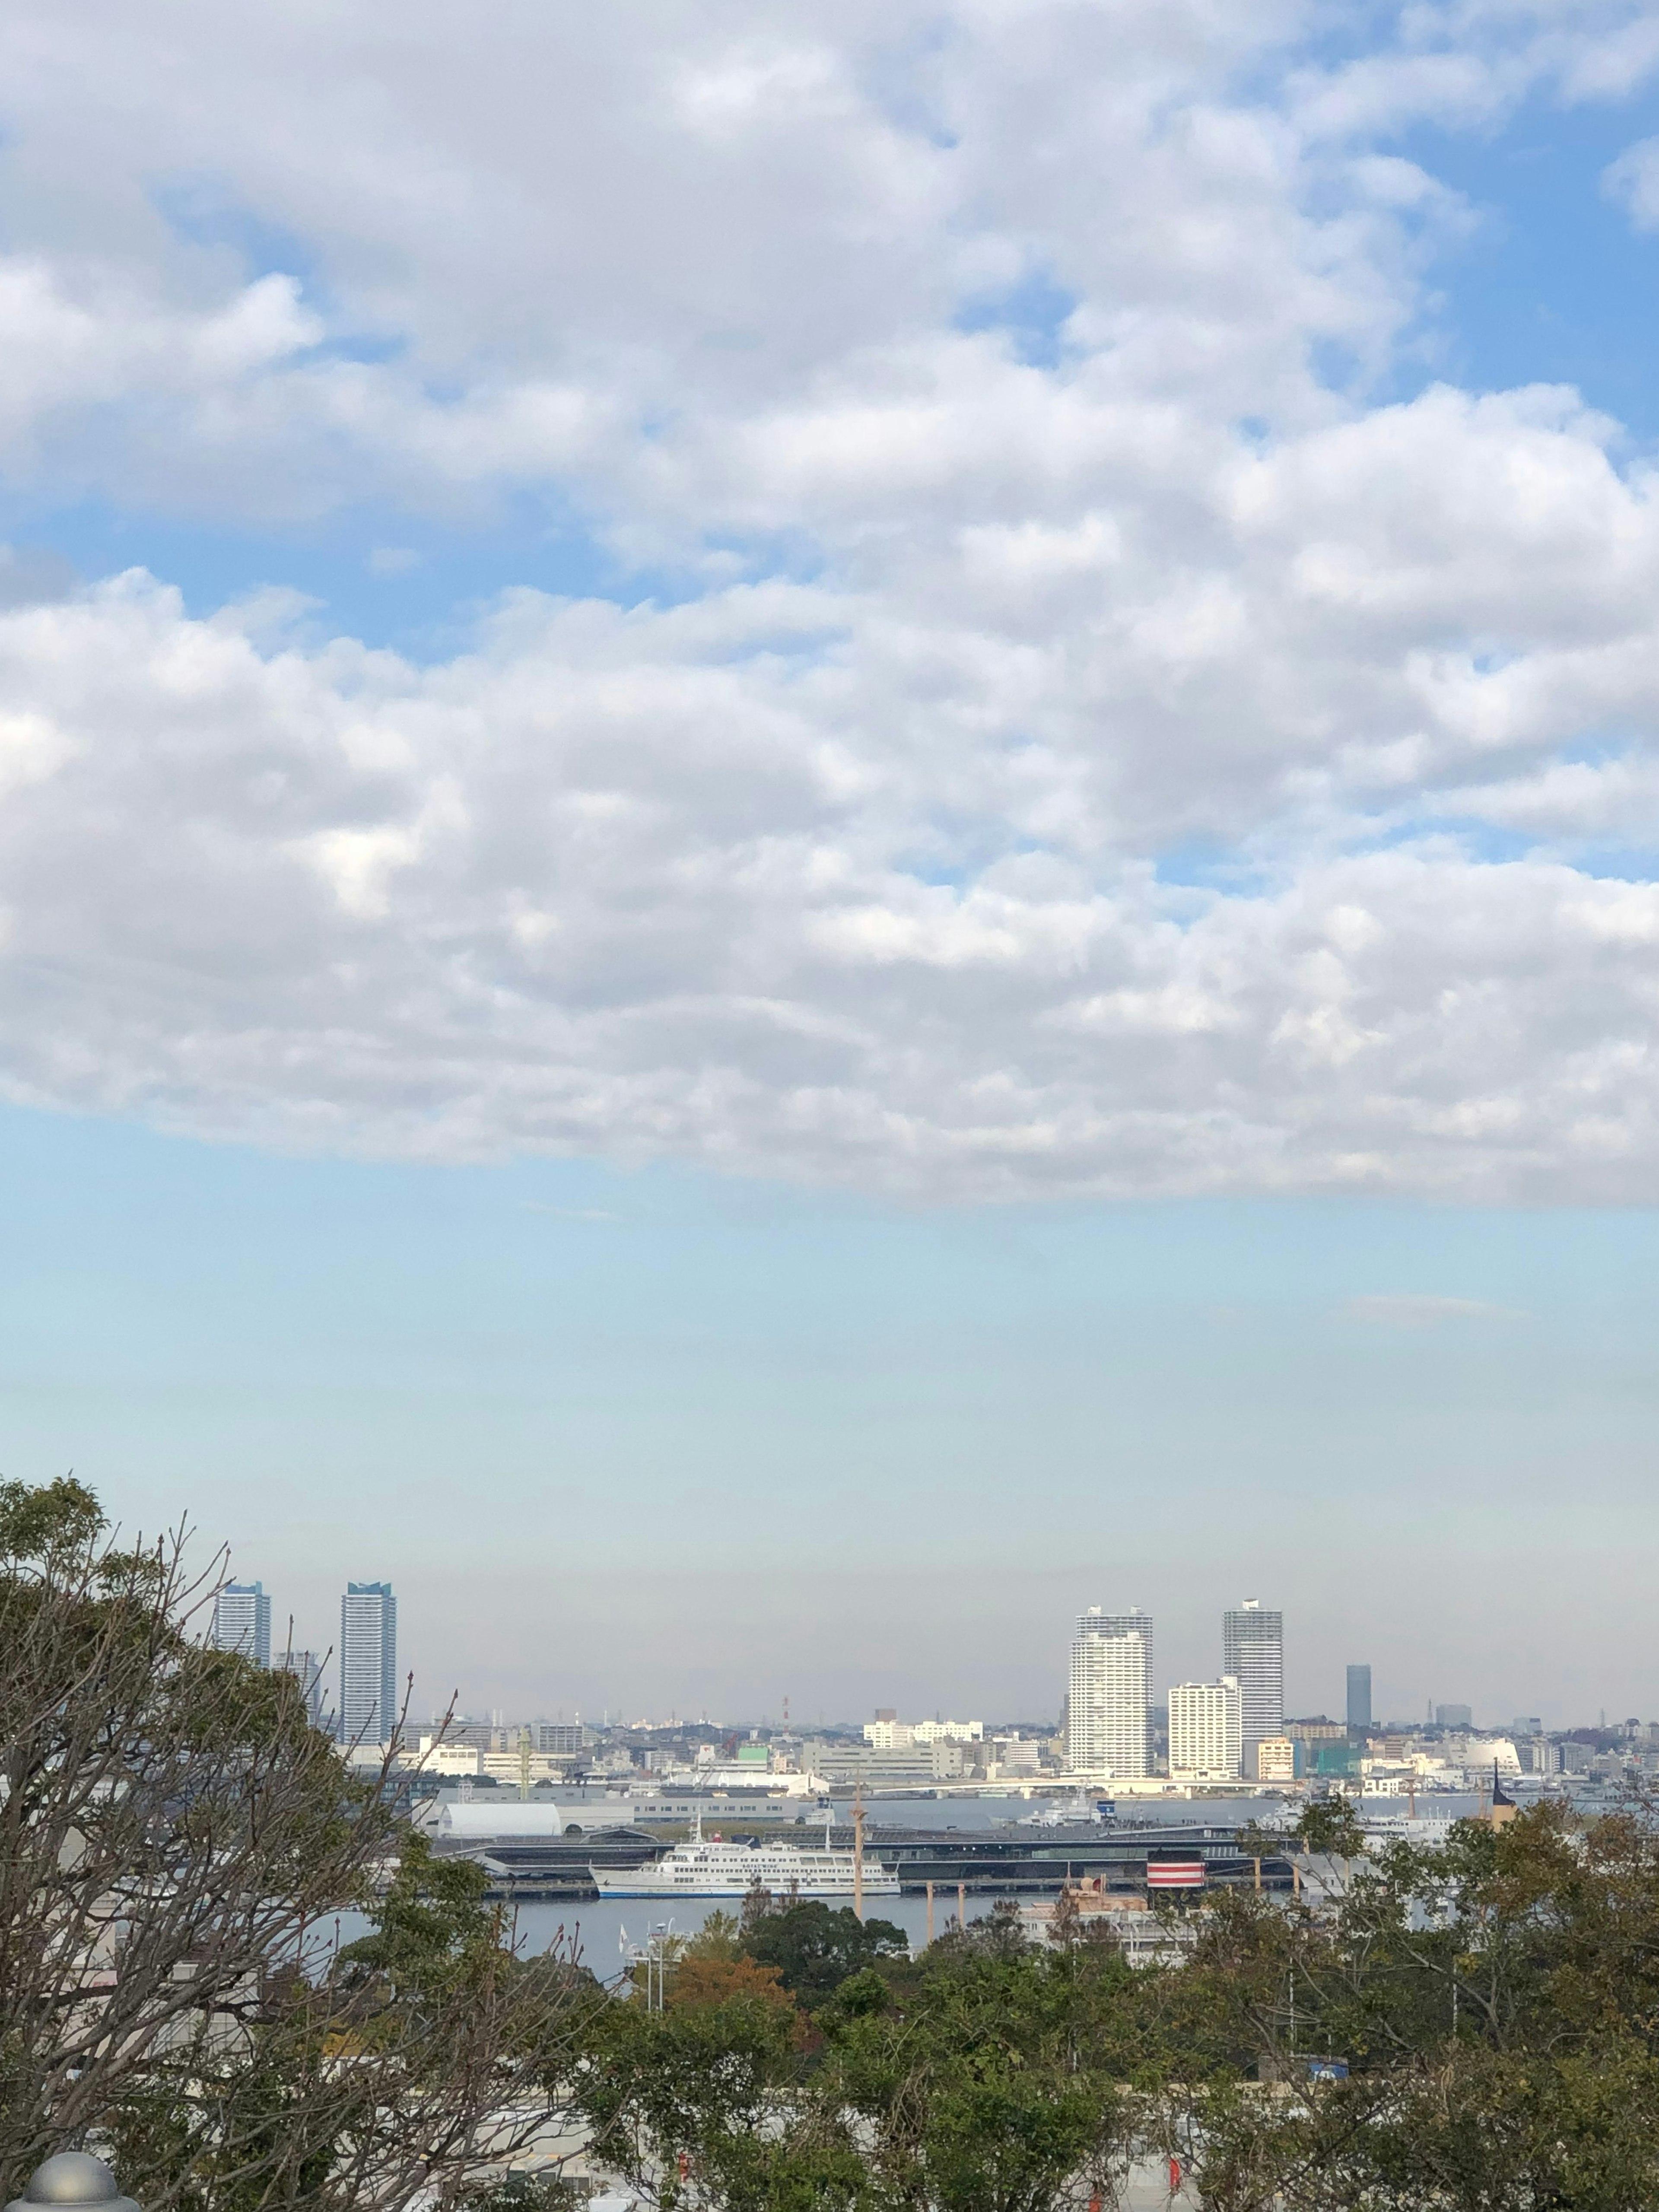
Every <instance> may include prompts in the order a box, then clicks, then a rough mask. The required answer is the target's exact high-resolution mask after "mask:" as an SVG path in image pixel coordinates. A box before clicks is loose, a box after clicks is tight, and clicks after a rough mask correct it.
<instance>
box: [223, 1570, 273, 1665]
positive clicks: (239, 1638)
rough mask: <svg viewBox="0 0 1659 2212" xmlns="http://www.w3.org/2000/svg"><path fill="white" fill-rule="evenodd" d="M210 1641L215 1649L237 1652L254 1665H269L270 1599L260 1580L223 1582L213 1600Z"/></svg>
mask: <svg viewBox="0 0 1659 2212" xmlns="http://www.w3.org/2000/svg"><path fill="white" fill-rule="evenodd" d="M210 1641H211V1643H212V1644H213V1648H214V1650H216V1651H240V1653H241V1655H242V1656H243V1657H244V1658H245V1659H252V1662H253V1663H254V1664H255V1666H256V1667H269V1666H270V1599H269V1598H268V1597H267V1596H266V1595H265V1592H264V1583H226V1584H225V1586H224V1588H223V1589H222V1590H221V1591H220V1592H219V1594H218V1595H217V1596H216V1598H215V1599H214V1601H213V1628H212V1632H211V1636H210Z"/></svg>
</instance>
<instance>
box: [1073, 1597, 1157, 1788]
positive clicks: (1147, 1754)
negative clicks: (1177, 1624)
mask: <svg viewBox="0 0 1659 2212" xmlns="http://www.w3.org/2000/svg"><path fill="white" fill-rule="evenodd" d="M1151 1680H1152V1616H1151V1614H1150V1613H1142V1612H1140V1611H1139V1608H1138V1607H1135V1608H1132V1609H1131V1610H1130V1611H1129V1612H1127V1613H1107V1612H1104V1611H1103V1609H1102V1608H1101V1607H1099V1606H1097V1605H1091V1607H1089V1610H1088V1611H1087V1613H1083V1614H1080V1615H1079V1620H1078V1624H1077V1636H1076V1639H1075V1640H1074V1642H1073V1645H1072V1671H1071V1681H1070V1686H1069V1691H1068V1695H1067V1698H1066V1765H1068V1766H1069V1767H1070V1768H1071V1769H1072V1771H1073V1773H1077V1774H1098V1775H1106V1776H1110V1775H1121V1776H1122V1777H1123V1778H1124V1779H1126V1780H1129V1779H1133V1778H1139V1777H1141V1776H1144V1775H1147V1774H1150V1773H1151V1772H1152V1742H1151V1737H1150V1734H1149V1730H1148V1728H1147V1721H1146V1699H1147V1692H1148V1690H1149V1688H1150V1686H1151Z"/></svg>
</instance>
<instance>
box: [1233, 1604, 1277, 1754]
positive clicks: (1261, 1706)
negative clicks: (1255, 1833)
mask: <svg viewBox="0 0 1659 2212" xmlns="http://www.w3.org/2000/svg"><path fill="white" fill-rule="evenodd" d="M1221 1671H1222V1673H1223V1674H1231V1676H1232V1678H1233V1680H1235V1681H1236V1682H1237V1685H1238V1694H1239V1700H1240V1703H1241V1705H1242V1706H1243V1715H1244V1771H1245V1772H1246V1773H1247V1774H1249V1775H1251V1776H1254V1775H1255V1771H1256V1756H1255V1747H1256V1746H1257V1745H1258V1744H1259V1743H1265V1742H1266V1741H1267V1739H1268V1738H1269V1737H1270V1736H1276V1735H1283V1733H1284V1729H1285V1616H1284V1614H1283V1613H1276V1612H1270V1611H1268V1610H1267V1607H1264V1606H1261V1605H1260V1604H1258V1603H1257V1601H1256V1600H1255V1598H1253V1597H1247V1598H1246V1599H1245V1601H1244V1602H1243V1605H1241V1606H1239V1607H1236V1609H1235V1610H1234V1611H1233V1612H1231V1613H1224V1614H1223V1615H1222V1623H1221Z"/></svg>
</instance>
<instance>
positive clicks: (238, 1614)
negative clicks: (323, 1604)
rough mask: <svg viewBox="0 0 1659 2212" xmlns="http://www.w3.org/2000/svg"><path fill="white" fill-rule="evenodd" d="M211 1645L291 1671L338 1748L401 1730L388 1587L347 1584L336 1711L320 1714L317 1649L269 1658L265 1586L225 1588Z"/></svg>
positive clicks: (394, 1617)
mask: <svg viewBox="0 0 1659 2212" xmlns="http://www.w3.org/2000/svg"><path fill="white" fill-rule="evenodd" d="M209 1641H210V1643H211V1644H213V1645H214V1646H215V1648H216V1650H221V1651H240V1653H241V1654H242V1656H243V1657H244V1658H246V1659H252V1661H253V1662H254V1663H255V1664H256V1666H260V1667H269V1666H271V1665H272V1664H275V1665H276V1666H277V1667H279V1668H283V1670H284V1671H285V1672H286V1673H288V1674H296V1675H297V1676H298V1677H299V1679H300V1681H301V1685H302V1686H303V1687H304V1690H305V1696H306V1704H307V1707H308V1708H309V1710H310V1713H311V1717H312V1720H313V1723H315V1724H316V1725H317V1726H318V1727H319V1728H327V1729H329V1730H330V1732H331V1734H332V1735H336V1736H337V1737H338V1739H339V1741H341V1742H342V1743H345V1744H361V1745H364V1746H369V1745H374V1744H381V1743H385V1742H386V1741H388V1740H389V1739H390V1737H391V1736H392V1732H393V1731H394V1729H396V1727H397V1725H398V1711H399V1703H400V1699H399V1688H398V1601H397V1599H396V1598H395V1597H394V1596H393V1595H392V1585H391V1583H347V1584H346V1587H345V1595H344V1596H343V1598H342V1599H341V1600H340V1645H339V1682H340V1696H339V1706H338V1710H337V1711H336V1712H333V1713H329V1712H327V1711H325V1696H324V1691H323V1662H322V1661H321V1660H320V1659H319V1657H318V1656H317V1654H316V1653H315V1652H314V1651H296V1650H294V1648H293V1639H292V1637H291V1636H290V1638H289V1644H288V1648H287V1649H285V1650H282V1651H279V1652H278V1653H277V1654H276V1657H275V1660H274V1661H273V1659H272V1656H271V1649H270V1598H269V1597H268V1596H267V1595H265V1589H264V1584H263V1583H226V1584H225V1585H224V1587H223V1589H221V1590H220V1592H219V1594H218V1595H217V1596H216V1598H215V1600H214V1601H213V1627H212V1630H211V1632H210V1638H209Z"/></svg>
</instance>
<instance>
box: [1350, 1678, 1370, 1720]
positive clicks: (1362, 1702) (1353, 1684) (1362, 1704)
mask: <svg viewBox="0 0 1659 2212" xmlns="http://www.w3.org/2000/svg"><path fill="white" fill-rule="evenodd" d="M1370 1724H1371V1670H1370V1668H1369V1667H1350V1668H1349V1669H1348V1726H1349V1727H1350V1728H1351V1729H1368V1728H1369V1727H1370Z"/></svg>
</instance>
